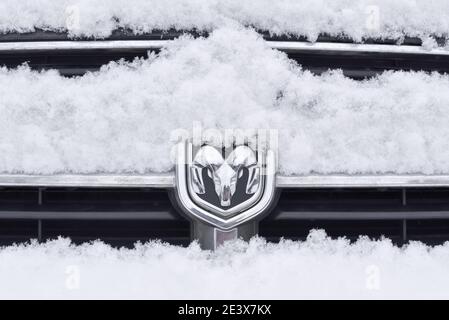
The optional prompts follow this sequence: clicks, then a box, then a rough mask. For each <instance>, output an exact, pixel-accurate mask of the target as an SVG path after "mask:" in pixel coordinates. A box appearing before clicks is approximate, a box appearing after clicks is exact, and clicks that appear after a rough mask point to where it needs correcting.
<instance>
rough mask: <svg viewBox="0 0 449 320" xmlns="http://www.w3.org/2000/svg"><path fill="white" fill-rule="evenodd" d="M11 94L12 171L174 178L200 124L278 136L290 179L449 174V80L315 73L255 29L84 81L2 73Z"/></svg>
mask: <svg viewBox="0 0 449 320" xmlns="http://www.w3.org/2000/svg"><path fill="white" fill-rule="evenodd" d="M0 96H1V100H0V115H1V117H0V172H1V173H29V174H32V173H34V174H53V173H147V172H165V171H170V170H171V169H172V167H173V162H172V160H171V157H170V154H171V149H172V146H173V144H174V142H173V141H172V140H171V139H170V138H171V135H172V133H173V132H174V130H177V129H179V128H184V129H187V130H190V131H192V127H193V126H194V125H195V123H200V124H201V126H202V127H203V129H207V128H219V129H228V128H243V129H246V128H271V129H278V130H279V136H280V138H279V139H280V150H279V153H280V169H281V171H282V172H283V173H285V174H309V173H314V172H317V173H387V172H396V173H428V174H432V173H448V172H449V166H448V165H447V164H448V163H449V140H448V139H447V137H448V136H449V126H448V123H449V77H448V76H443V75H438V74H432V75H428V74H425V73H404V72H396V73H385V74H383V75H382V76H380V77H378V78H376V79H372V80H367V81H362V82H359V81H354V80H351V79H348V78H345V77H344V76H343V75H342V74H341V73H340V72H331V73H328V74H325V75H322V76H314V75H312V74H311V73H310V72H308V71H303V70H302V69H301V68H300V67H299V66H297V65H295V64H293V63H292V62H291V61H290V60H288V58H287V57H286V56H285V55H284V54H283V53H280V52H277V51H276V50H272V49H270V48H269V47H268V46H267V45H266V43H265V42H264V41H263V40H262V39H260V38H259V37H258V36H257V35H256V34H255V33H254V32H252V31H247V30H235V29H226V28H225V29H220V30H217V31H216V32H214V33H213V34H212V35H211V36H210V37H209V38H207V39H196V40H193V39H189V38H183V39H180V40H178V41H176V42H174V43H173V44H172V45H170V46H169V48H167V49H166V50H165V51H164V52H163V53H162V54H161V55H160V56H158V57H155V56H152V57H151V58H150V59H148V60H139V61H135V62H133V63H130V64H126V63H119V64H117V63H112V64H110V65H109V66H108V67H105V68H104V69H103V70H102V71H100V72H97V73H91V74H87V75H85V76H83V77H79V78H70V79H68V78H64V77H61V76H59V75H58V74H57V73H56V72H44V73H38V72H34V71H30V70H29V69H28V68H26V67H22V68H19V69H17V70H6V69H0Z"/></svg>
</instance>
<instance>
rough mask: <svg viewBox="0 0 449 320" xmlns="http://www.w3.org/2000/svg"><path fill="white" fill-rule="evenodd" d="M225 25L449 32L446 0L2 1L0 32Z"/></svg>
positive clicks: (280, 30) (393, 33)
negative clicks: (37, 29) (39, 29)
mask: <svg viewBox="0 0 449 320" xmlns="http://www.w3.org/2000/svg"><path fill="white" fill-rule="evenodd" d="M229 22H232V23H238V24H242V25H252V26H254V27H256V28H259V29H263V30H269V31H271V32H272V33H276V34H285V33H288V34H297V35H304V36H307V37H308V38H309V39H310V40H314V39H316V37H317V36H318V34H319V33H329V34H332V35H338V34H341V33H344V34H347V35H349V36H350V37H352V38H354V39H356V40H360V39H361V38H362V37H363V36H374V37H385V38H400V37H402V36H404V35H408V36H418V37H421V38H426V36H427V35H429V34H436V35H443V36H446V35H447V34H448V32H449V1H448V0H428V1H422V0H395V1H391V0H358V1H351V0H283V1H276V2H273V1H271V0H252V1H241V0H190V1H184V0H150V1H149V0H97V1H91V0H21V1H15V0H3V1H1V2H0V31H1V32H10V31H19V32H26V31H32V30H34V29H35V28H43V29H50V30H64V29H67V28H68V29H69V31H70V33H71V34H72V35H75V36H76V35H89V36H91V35H92V36H97V37H104V36H108V35H110V34H111V31H112V30H114V29H116V28H118V27H122V28H129V29H132V30H133V31H134V32H136V33H140V32H148V31H151V30H153V29H162V30H167V29H170V28H176V29H192V28H196V29H199V30H213V29H215V28H218V27H220V26H223V25H224V24H227V23H229Z"/></svg>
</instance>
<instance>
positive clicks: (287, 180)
mask: <svg viewBox="0 0 449 320" xmlns="http://www.w3.org/2000/svg"><path fill="white" fill-rule="evenodd" d="M276 182H277V187H279V188H340V187H342V188H368V187H449V175H309V176H278V177H277V181H276Z"/></svg>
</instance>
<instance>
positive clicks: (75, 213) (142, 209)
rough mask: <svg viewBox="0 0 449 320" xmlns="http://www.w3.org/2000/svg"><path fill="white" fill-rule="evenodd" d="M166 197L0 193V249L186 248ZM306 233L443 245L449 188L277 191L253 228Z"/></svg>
mask: <svg viewBox="0 0 449 320" xmlns="http://www.w3.org/2000/svg"><path fill="white" fill-rule="evenodd" d="M169 192H170V191H169V190H166V189H150V188H16V187H7V188H2V189H1V190H0V208H1V211H0V242H1V244H11V243H13V242H25V241H28V240H30V239H37V240H39V241H45V240H48V239H55V238H57V237H59V236H62V237H70V238H71V239H72V240H73V241H74V242H75V243H81V242H86V241H92V240H96V239H101V240H102V241H105V242H107V243H110V244H112V245H117V246H122V245H125V246H131V245H132V244H133V243H135V242H136V241H148V240H151V239H161V240H162V241H166V242H168V243H172V244H178V245H187V244H188V243H189V238H190V223H189V222H188V221H187V220H186V219H185V218H184V217H183V216H182V215H180V214H179V213H178V212H177V211H176V209H175V206H174V205H173V204H172V202H171V201H170V195H169ZM312 229H325V230H326V232H327V233H328V235H330V236H332V237H341V236H345V237H347V238H348V239H350V240H356V239H357V238H358V237H359V236H363V235H365V236H369V237H371V238H376V239H378V238H381V237H382V236H385V237H388V238H390V239H392V240H393V241H394V242H395V243H398V244H402V243H405V242H407V241H410V240H420V241H424V242H426V243H429V244H437V243H442V242H444V241H446V240H449V188H382V189H380V188H363V189H355V188H350V189H341V188H340V189H334V188H331V189H283V190H282V192H281V195H280V197H279V201H278V203H277V206H276V207H275V208H274V209H273V211H272V212H271V213H270V214H269V215H268V216H267V217H265V218H264V219H263V220H262V221H261V223H260V230H259V231H260V235H261V236H263V237H265V238H267V239H268V240H270V241H279V240H280V239H281V238H285V239H294V240H302V239H305V238H306V237H307V235H308V233H309V231H310V230H312Z"/></svg>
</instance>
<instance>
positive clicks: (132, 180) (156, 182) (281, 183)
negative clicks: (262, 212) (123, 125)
mask: <svg viewBox="0 0 449 320" xmlns="http://www.w3.org/2000/svg"><path fill="white" fill-rule="evenodd" d="M8 186H15V187H105V188H106V187H110V188H116V187H117V188H120V187H125V188H146V187H147V188H173V187H174V186H175V177H174V174H173V173H167V174H146V175H112V174H110V175H108V174H104V175H81V174H80V175H75V174H72V175H67V174H57V175H23V174H20V175H18V174H17V175H16V174H8V175H1V174H0V187H8ZM276 186H277V187H278V188H340V187H341V188H369V187H449V175H417V174H415V175H392V174H391V175H308V176H282V175H277V177H276Z"/></svg>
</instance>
